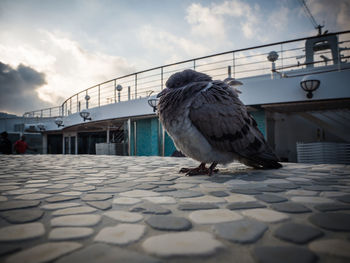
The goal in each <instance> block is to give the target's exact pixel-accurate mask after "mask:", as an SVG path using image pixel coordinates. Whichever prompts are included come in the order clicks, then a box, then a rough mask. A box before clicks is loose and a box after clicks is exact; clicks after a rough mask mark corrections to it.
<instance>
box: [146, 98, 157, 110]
mask: <svg viewBox="0 0 350 263" xmlns="http://www.w3.org/2000/svg"><path fill="white" fill-rule="evenodd" d="M148 105H149V106H151V107H152V108H153V112H156V110H157V105H158V99H149V100H148Z"/></svg>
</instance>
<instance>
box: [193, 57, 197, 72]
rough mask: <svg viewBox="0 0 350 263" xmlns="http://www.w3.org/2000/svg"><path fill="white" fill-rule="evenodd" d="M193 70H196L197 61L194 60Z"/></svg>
mask: <svg viewBox="0 0 350 263" xmlns="http://www.w3.org/2000/svg"><path fill="white" fill-rule="evenodd" d="M193 70H196V60H195V59H194V60H193Z"/></svg>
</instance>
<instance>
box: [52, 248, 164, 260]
mask: <svg viewBox="0 0 350 263" xmlns="http://www.w3.org/2000/svg"><path fill="white" fill-rule="evenodd" d="M77 262H89V263H102V262H103V263H126V262H128V263H160V262H161V260H159V259H157V258H154V257H151V256H148V255H146V254H140V253H137V252H134V251H132V250H128V249H125V248H119V247H116V246H110V245H107V244H92V245H89V246H87V247H85V248H83V249H80V250H78V251H77V252H73V253H71V254H70V255H68V256H64V257H62V258H61V259H59V260H57V261H55V263H77Z"/></svg>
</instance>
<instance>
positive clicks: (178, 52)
mask: <svg viewBox="0 0 350 263" xmlns="http://www.w3.org/2000/svg"><path fill="white" fill-rule="evenodd" d="M139 38H140V40H141V42H142V45H143V47H146V48H147V49H150V50H157V55H158V56H160V57H163V58H164V60H163V61H164V62H165V63H173V62H177V61H179V60H184V59H188V58H193V57H196V56H203V55H206V54H207V53H208V52H209V48H207V47H206V46H205V45H203V44H201V43H200V42H194V41H191V40H189V39H187V38H184V37H179V36H176V35H174V34H172V33H170V32H166V31H162V30H160V29H159V28H156V27H153V26H150V25H147V26H143V27H142V28H141V30H140V33H139Z"/></svg>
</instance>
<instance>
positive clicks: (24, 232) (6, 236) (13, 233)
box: [0, 223, 45, 242]
mask: <svg viewBox="0 0 350 263" xmlns="http://www.w3.org/2000/svg"><path fill="white" fill-rule="evenodd" d="M44 234H45V227H44V225H43V224H42V223H27V224H18V225H11V226H6V227H2V228H0V242H7V241H23V240H27V239H33V238H37V237H40V236H42V235H44Z"/></svg>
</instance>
